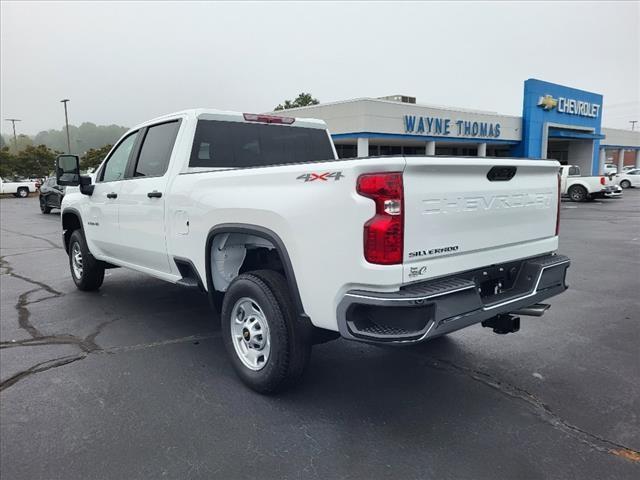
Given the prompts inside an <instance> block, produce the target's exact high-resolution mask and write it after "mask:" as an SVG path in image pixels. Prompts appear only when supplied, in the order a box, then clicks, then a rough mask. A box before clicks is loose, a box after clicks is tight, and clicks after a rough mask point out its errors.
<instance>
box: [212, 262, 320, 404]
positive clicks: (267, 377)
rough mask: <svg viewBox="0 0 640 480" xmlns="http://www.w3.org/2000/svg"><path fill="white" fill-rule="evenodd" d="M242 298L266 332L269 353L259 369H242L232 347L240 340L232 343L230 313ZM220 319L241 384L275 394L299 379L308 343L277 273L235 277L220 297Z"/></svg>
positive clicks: (232, 316)
mask: <svg viewBox="0 0 640 480" xmlns="http://www.w3.org/2000/svg"><path fill="white" fill-rule="evenodd" d="M243 299H249V300H250V301H252V302H255V303H256V304H257V306H258V307H259V308H260V310H261V312H262V313H263V314H264V318H265V319H266V323H267V327H268V330H269V335H268V341H269V345H270V352H269V354H268V358H267V359H266V361H265V363H264V365H263V366H261V367H260V369H259V370H254V369H251V368H249V367H248V366H246V365H245V364H244V363H243V360H241V354H240V353H238V352H237V351H236V347H235V346H234V343H236V342H237V343H238V344H240V343H242V341H243V340H242V339H241V338H239V339H237V340H234V337H233V334H232V322H236V313H237V312H234V311H233V310H234V308H237V303H238V302H240V301H242V300H243ZM220 318H221V319H222V328H221V330H222V339H223V342H224V346H225V348H226V349H227V353H228V354H229V357H230V359H231V363H232V364H233V368H234V369H235V371H236V373H237V374H238V376H239V377H240V379H241V380H242V381H243V382H244V383H245V385H247V386H248V387H249V388H251V389H253V390H255V391H256V392H259V393H275V392H279V391H282V390H284V389H286V388H288V387H290V386H292V385H293V384H295V383H296V382H297V381H298V380H299V379H300V377H301V376H302V374H303V373H304V371H305V369H306V367H307V365H308V363H309V358H310V355H311V342H310V339H309V336H308V335H306V334H305V330H304V328H303V326H302V325H301V324H300V323H299V321H298V319H297V318H296V314H295V309H294V306H293V303H292V301H291V296H290V294H289V288H288V285H287V282H286V280H285V278H284V277H283V276H282V275H281V274H280V273H278V272H275V271H272V270H257V271H253V272H247V273H243V274H242V275H239V276H238V277H236V278H235V279H234V280H233V282H231V285H229V288H228V289H227V292H226V294H225V296H224V301H223V304H222V314H221V317H220ZM245 339H246V337H245ZM238 348H239V347H238Z"/></svg>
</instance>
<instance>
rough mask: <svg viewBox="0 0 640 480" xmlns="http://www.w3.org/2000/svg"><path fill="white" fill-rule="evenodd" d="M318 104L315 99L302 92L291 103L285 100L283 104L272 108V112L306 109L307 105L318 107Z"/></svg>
mask: <svg viewBox="0 0 640 480" xmlns="http://www.w3.org/2000/svg"><path fill="white" fill-rule="evenodd" d="M319 103H320V101H319V100H318V99H316V98H313V96H312V95H311V94H310V93H304V92H303V93H301V94H300V95H298V97H297V98H296V99H295V100H293V101H291V100H285V101H284V103H281V104H279V105H278V106H277V107H276V108H274V110H287V109H289V108H296V107H307V106H309V105H318V104H319Z"/></svg>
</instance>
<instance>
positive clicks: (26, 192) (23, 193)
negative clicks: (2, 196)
mask: <svg viewBox="0 0 640 480" xmlns="http://www.w3.org/2000/svg"><path fill="white" fill-rule="evenodd" d="M16 196H17V197H20V198H27V197H28V196H29V189H28V188H25V187H21V188H19V189H18V191H17V192H16Z"/></svg>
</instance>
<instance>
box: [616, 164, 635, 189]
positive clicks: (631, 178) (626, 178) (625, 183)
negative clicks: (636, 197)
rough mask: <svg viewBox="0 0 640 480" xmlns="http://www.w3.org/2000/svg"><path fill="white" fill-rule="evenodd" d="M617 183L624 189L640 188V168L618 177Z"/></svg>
mask: <svg viewBox="0 0 640 480" xmlns="http://www.w3.org/2000/svg"><path fill="white" fill-rule="evenodd" d="M615 182H616V183H617V184H618V185H620V187H622V188H629V187H640V168H635V169H633V170H627V171H626V172H623V173H622V174H621V175H616V177H615Z"/></svg>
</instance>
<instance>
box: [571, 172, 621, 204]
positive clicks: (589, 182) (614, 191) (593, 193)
mask: <svg viewBox="0 0 640 480" xmlns="http://www.w3.org/2000/svg"><path fill="white" fill-rule="evenodd" d="M611 178H612V176H611V175H610V176H607V175H598V176H592V177H586V176H585V177H583V176H582V175H581V174H580V167H579V166H577V165H563V166H562V167H560V191H561V192H562V195H566V196H568V197H569V198H570V199H571V200H573V201H574V202H586V201H587V200H591V199H593V198H603V197H616V196H620V195H622V190H621V189H620V188H618V187H617V186H616V185H615V184H614V183H613V181H612V180H611Z"/></svg>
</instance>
